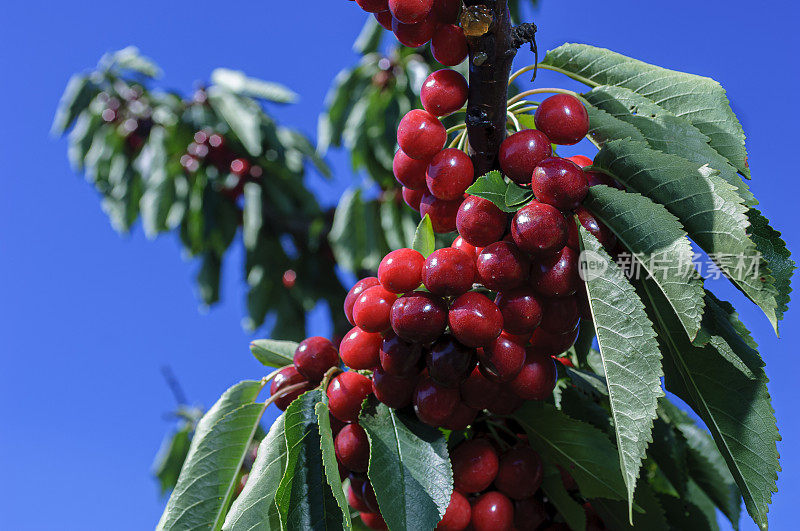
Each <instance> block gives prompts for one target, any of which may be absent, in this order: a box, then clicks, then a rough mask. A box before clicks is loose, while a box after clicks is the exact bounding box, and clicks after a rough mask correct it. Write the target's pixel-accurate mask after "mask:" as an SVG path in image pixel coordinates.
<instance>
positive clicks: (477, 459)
mask: <svg viewBox="0 0 800 531" xmlns="http://www.w3.org/2000/svg"><path fill="white" fill-rule="evenodd" d="M450 461H451V463H452V466H453V486H454V487H455V488H456V489H458V490H459V491H461V492H480V491H482V490H484V489H485V488H487V487H488V486H489V485H491V484H492V481H494V478H495V477H497V470H498V468H499V466H500V461H499V459H498V458H497V452H496V451H495V449H494V447H493V446H492V444H491V443H490V442H489V441H487V440H486V439H471V440H469V441H466V442H463V443H461V444H460V445H458V446H457V447H456V448H455V449H454V450H453V451H452V453H451V454H450Z"/></svg>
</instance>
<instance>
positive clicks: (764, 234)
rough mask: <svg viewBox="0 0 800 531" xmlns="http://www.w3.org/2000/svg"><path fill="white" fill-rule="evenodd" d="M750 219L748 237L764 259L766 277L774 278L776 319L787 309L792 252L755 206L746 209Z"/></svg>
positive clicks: (781, 317) (791, 270)
mask: <svg viewBox="0 0 800 531" xmlns="http://www.w3.org/2000/svg"><path fill="white" fill-rule="evenodd" d="M747 217H748V219H749V220H750V230H749V232H750V238H751V239H752V240H753V242H754V243H755V244H756V248H757V249H758V252H759V253H761V256H762V258H764V260H765V261H766V263H767V265H768V269H766V270H765V271H764V273H765V276H766V277H767V278H769V277H772V278H774V279H775V288H776V289H777V291H778V293H777V295H776V301H777V303H778V306H777V308H775V313H776V316H777V318H778V319H783V314H784V313H785V312H786V310H788V309H789V307H788V304H789V294H790V293H791V292H792V274H793V273H794V270H795V269H796V265H795V263H794V261H793V260H792V259H791V255H792V253H790V252H789V250H788V249H787V248H786V243H785V242H784V241H783V239H782V238H781V233H780V232H778V231H777V230H775V229H773V228H772V227H770V226H769V222H768V221H767V218H765V217H764V216H763V215H762V214H761V212H759V211H758V210H757V209H755V208H751V209H750V210H748V211H747Z"/></svg>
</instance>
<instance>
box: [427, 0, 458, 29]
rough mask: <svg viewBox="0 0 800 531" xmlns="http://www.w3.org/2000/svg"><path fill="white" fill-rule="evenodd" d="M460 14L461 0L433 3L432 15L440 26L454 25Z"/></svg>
mask: <svg viewBox="0 0 800 531" xmlns="http://www.w3.org/2000/svg"><path fill="white" fill-rule="evenodd" d="M460 12H461V0H436V2H434V3H433V13H434V14H435V15H436V19H437V20H438V21H439V22H441V23H442V24H455V23H457V22H458V15H459V13H460Z"/></svg>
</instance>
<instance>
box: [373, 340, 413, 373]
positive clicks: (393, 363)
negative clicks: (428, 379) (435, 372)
mask: <svg viewBox="0 0 800 531" xmlns="http://www.w3.org/2000/svg"><path fill="white" fill-rule="evenodd" d="M379 357H380V363H381V367H382V368H383V370H384V371H386V372H387V373H388V374H393V375H395V376H402V377H410V376H416V374H417V373H418V372H419V370H418V368H417V366H418V363H419V360H420V358H421V357H422V346H421V345H420V344H419V343H412V342H410V341H406V340H404V339H402V338H400V337H398V336H397V335H396V334H393V333H389V334H387V335H386V337H385V338H383V341H382V342H381V347H380V352H379Z"/></svg>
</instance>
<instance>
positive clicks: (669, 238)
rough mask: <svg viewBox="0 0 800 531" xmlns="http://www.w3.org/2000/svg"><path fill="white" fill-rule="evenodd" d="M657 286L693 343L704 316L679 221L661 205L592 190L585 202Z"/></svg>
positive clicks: (634, 196)
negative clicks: (673, 309)
mask: <svg viewBox="0 0 800 531" xmlns="http://www.w3.org/2000/svg"><path fill="white" fill-rule="evenodd" d="M584 206H585V207H586V208H588V209H589V210H590V211H591V212H592V213H593V214H594V215H595V216H596V217H597V219H598V220H600V221H601V222H602V223H604V224H605V225H606V226H608V228H609V229H611V231H612V232H613V233H614V234H615V235H616V236H617V238H618V239H619V240H620V241H621V242H622V243H623V244H624V245H625V247H626V249H628V250H629V251H630V252H631V253H632V254H633V255H634V256H635V257H636V262H637V263H638V264H640V265H641V266H642V268H644V270H645V271H646V273H647V274H648V275H649V276H650V277H651V278H652V279H653V280H654V281H655V282H656V284H657V285H658V287H659V288H660V289H661V291H662V292H663V293H664V295H665V296H666V297H667V300H668V301H669V302H670V304H671V305H672V306H673V307H674V308H675V313H676V315H678V316H679V317H680V319H681V323H682V324H683V327H684V329H685V330H686V334H687V335H688V336H689V338H691V339H693V338H694V337H695V336H696V335H697V332H698V330H699V329H700V320H701V318H702V316H703V297H704V292H703V281H702V279H701V278H700V277H699V275H698V274H697V273H696V271H695V269H694V267H693V265H692V259H693V256H694V251H693V250H692V246H691V244H690V243H689V240H688V239H687V237H686V232H684V230H683V227H682V226H681V224H680V222H679V221H678V219H677V218H676V217H675V216H673V215H672V214H670V213H669V211H668V210H667V209H666V208H664V207H663V206H662V205H659V204H657V203H653V202H652V201H651V200H650V199H648V198H646V197H644V196H642V195H639V194H637V193H629V192H624V191H622V190H617V189H616V188H611V187H609V186H605V185H600V186H592V187H591V188H590V189H589V194H588V195H587V197H586V200H585V201H584Z"/></svg>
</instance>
